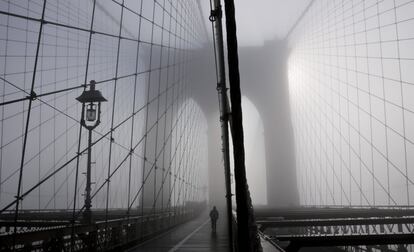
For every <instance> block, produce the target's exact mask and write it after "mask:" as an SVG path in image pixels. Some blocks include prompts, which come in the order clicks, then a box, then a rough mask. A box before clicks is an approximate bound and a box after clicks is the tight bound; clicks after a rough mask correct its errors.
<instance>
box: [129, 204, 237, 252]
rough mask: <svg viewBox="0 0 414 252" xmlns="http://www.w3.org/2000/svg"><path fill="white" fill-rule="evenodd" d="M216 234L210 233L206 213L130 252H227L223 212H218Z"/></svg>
mask: <svg viewBox="0 0 414 252" xmlns="http://www.w3.org/2000/svg"><path fill="white" fill-rule="evenodd" d="M219 212H220V218H219V219H218V221H217V231H216V233H212V232H211V223H210V218H209V216H208V212H204V213H203V214H201V215H200V216H199V217H198V218H196V219H194V220H192V221H190V222H187V223H185V224H183V225H180V226H178V227H176V228H174V229H172V230H170V231H168V232H166V233H164V234H161V235H159V236H158V237H155V238H153V239H151V240H149V241H147V242H145V243H143V244H141V245H139V246H136V247H134V248H132V249H130V250H129V251H130V252H149V251H151V252H173V251H185V252H189V251H194V252H201V251H202V252H210V251H211V252H228V251H230V250H229V242H228V241H229V239H228V235H227V219H226V214H225V211H224V210H221V211H219Z"/></svg>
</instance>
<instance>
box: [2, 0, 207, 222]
mask: <svg viewBox="0 0 414 252" xmlns="http://www.w3.org/2000/svg"><path fill="white" fill-rule="evenodd" d="M203 25H204V23H203V21H202V20H201V16H200V12H199V9H198V5H197V2H196V1H192V0H184V1H173V0H154V1H149V0H141V1H140V0H138V1H137V0H99V1H94V0H75V1H60V0H47V1H46V0H44V1H43V0H31V1H28V0H18V1H14V0H13V1H7V0H2V1H0V41H1V42H0V90H1V91H0V117H1V121H0V146H1V150H0V181H1V182H0V213H6V212H8V211H16V213H17V214H18V213H19V211H21V210H26V209H35V210H51V209H66V210H72V211H75V212H76V213H79V212H81V211H82V210H83V207H84V203H83V200H84V197H83V193H84V190H85V180H86V179H85V175H84V174H83V173H84V172H85V171H86V168H85V167H86V158H87V157H86V156H87V155H86V154H87V131H86V130H85V129H84V128H81V127H80V124H79V121H80V119H81V111H82V105H81V104H80V103H79V102H78V101H76V100H75V98H76V97H78V96H79V95H80V94H81V93H82V91H83V90H84V89H85V88H88V84H89V81H90V80H95V81H96V82H97V84H96V88H97V89H98V90H100V91H101V92H102V94H103V96H104V97H105V98H106V99H107V100H108V101H107V102H105V103H102V119H101V124H100V125H99V126H98V127H97V128H96V129H95V130H94V131H93V139H92V143H93V146H92V182H93V184H92V209H106V210H108V209H115V208H116V209H119V208H121V209H125V210H130V209H139V210H142V211H143V212H144V211H146V210H154V211H155V210H160V211H162V210H166V209H170V210H171V209H174V211H175V209H178V208H179V207H181V208H183V207H187V206H191V203H192V202H202V201H204V200H205V192H204V189H203V188H204V187H205V186H206V183H207V181H206V178H207V176H206V168H207V167H206V164H207V156H206V155H207V152H206V151H205V148H206V147H205V146H206V145H207V144H206V141H207V140H206V137H207V136H206V129H205V127H206V122H205V118H204V115H203V113H202V111H201V110H200V108H199V107H198V105H197V104H196V103H195V102H194V101H193V100H191V99H190V97H191V86H190V83H188V78H187V76H188V66H189V64H192V63H194V61H196V60H197V59H196V58H195V56H194V52H195V51H196V50H197V49H198V48H200V47H201V46H202V45H203V44H204V43H205V42H206V39H207V37H206V34H205V33H204V31H205V29H204V26H203ZM26 125H27V128H26ZM19 177H20V178H21V179H20V180H19ZM19 187H20V188H19ZM16 203H19V206H18V208H16ZM15 208H16V209H15Z"/></svg>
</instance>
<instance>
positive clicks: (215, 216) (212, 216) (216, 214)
mask: <svg viewBox="0 0 414 252" xmlns="http://www.w3.org/2000/svg"><path fill="white" fill-rule="evenodd" d="M218 218H219V212H218V211H217V209H216V206H213V209H212V210H211V211H210V220H211V230H212V231H213V232H216V224H217V219H218Z"/></svg>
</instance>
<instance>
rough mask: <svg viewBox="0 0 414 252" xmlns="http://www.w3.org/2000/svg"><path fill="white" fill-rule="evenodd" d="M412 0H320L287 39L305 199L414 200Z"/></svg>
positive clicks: (314, 202)
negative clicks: (289, 48) (289, 49)
mask: <svg viewBox="0 0 414 252" xmlns="http://www.w3.org/2000/svg"><path fill="white" fill-rule="evenodd" d="M413 27H414V1H411V0H367V1H362V0H334V1H332V0H316V1H315V2H314V3H313V5H312V6H311V8H310V9H309V11H308V13H307V14H306V15H305V16H304V18H303V20H302V21H301V23H300V24H299V26H298V27H297V28H296V30H295V31H294V32H293V33H292V36H290V38H289V44H290V47H291V50H292V51H291V55H290V58H289V83H290V84H289V85H290V102H291V110H292V118H293V119H292V120H293V125H294V133H295V143H296V155H297V167H298V168H297V169H298V172H297V174H298V187H299V189H300V190H299V191H300V197H301V202H302V203H303V204H306V205H353V206H357V205H368V206H380V205H387V206H393V205H399V206H403V205H411V204H412V202H413V199H414V187H413V185H414V173H413V170H412V167H413V165H414V135H413V131H412V129H413V127H414V103H413V99H412V98H413V97H414V72H413V69H414V53H413V52H414V29H413Z"/></svg>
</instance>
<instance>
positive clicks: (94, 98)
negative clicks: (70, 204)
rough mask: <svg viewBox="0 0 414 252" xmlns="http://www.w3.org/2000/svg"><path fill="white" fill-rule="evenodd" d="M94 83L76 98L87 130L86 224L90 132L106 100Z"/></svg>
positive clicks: (85, 215)
mask: <svg viewBox="0 0 414 252" xmlns="http://www.w3.org/2000/svg"><path fill="white" fill-rule="evenodd" d="M95 84H96V82H95V81H94V80H91V81H90V85H89V90H84V91H83V92H82V94H81V95H80V96H79V97H78V98H76V100H78V101H79V102H80V103H82V109H83V111H82V118H81V125H82V126H83V127H85V128H86V129H87V130H88V133H89V134H88V160H87V167H86V189H85V212H84V217H85V220H86V221H87V222H91V206H92V202H91V152H92V148H91V146H92V130H93V129H95V128H96V127H97V126H98V125H99V123H100V122H101V102H106V101H107V100H106V99H105V98H104V97H103V96H102V94H101V92H100V91H98V90H95Z"/></svg>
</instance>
